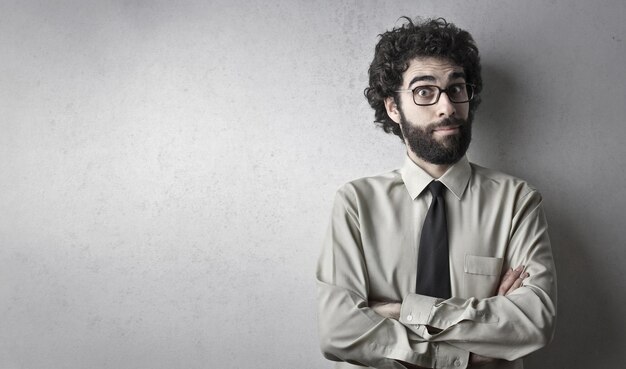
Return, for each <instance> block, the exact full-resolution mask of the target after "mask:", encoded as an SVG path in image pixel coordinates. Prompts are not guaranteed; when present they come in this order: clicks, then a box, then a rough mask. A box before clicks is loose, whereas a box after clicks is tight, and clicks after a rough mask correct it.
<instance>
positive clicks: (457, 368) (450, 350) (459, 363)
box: [434, 343, 470, 369]
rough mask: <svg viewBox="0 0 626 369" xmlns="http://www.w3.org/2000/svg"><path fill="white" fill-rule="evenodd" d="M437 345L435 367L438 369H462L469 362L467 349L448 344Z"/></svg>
mask: <svg viewBox="0 0 626 369" xmlns="http://www.w3.org/2000/svg"><path fill="white" fill-rule="evenodd" d="M434 345H437V346H436V347H437V349H436V354H435V356H436V359H435V368H437V369H439V368H441V369H462V368H467V366H468V364H469V355H470V353H469V351H465V350H462V349H460V348H458V347H454V346H452V345H449V344H444V343H442V344H434Z"/></svg>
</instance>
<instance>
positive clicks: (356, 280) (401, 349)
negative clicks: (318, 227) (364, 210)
mask: <svg viewBox="0 0 626 369" xmlns="http://www.w3.org/2000/svg"><path fill="white" fill-rule="evenodd" d="M348 191H349V190H348ZM348 191H342V190H340V191H338V193H337V196H336V198H335V203H334V206H333V210H332V215H331V221H330V225H329V228H328V232H327V234H326V237H325V240H324V244H323V247H322V252H321V256H320V258H319V262H318V266H317V273H316V274H317V292H318V329H319V336H320V345H321V349H322V352H323V354H324V356H325V357H326V358H327V359H329V360H333V361H344V362H348V363H352V364H357V365H366V366H371V367H376V368H405V366H403V365H401V364H400V363H399V362H398V361H403V362H407V363H411V364H414V365H419V366H421V367H426V368H465V367H466V366H467V362H468V358H469V352H468V351H467V350H465V349H462V348H459V347H455V346H453V345H450V344H448V343H446V342H438V343H432V342H427V341H425V340H424V339H422V338H421V337H419V336H418V335H416V334H415V333H413V332H411V331H409V330H407V328H406V327H405V326H404V325H403V324H401V323H400V322H398V321H396V320H393V319H388V318H384V317H382V316H380V315H378V314H377V313H376V312H374V311H373V310H372V309H370V308H369V306H368V298H367V296H368V291H369V286H368V274H367V266H366V263H365V260H364V257H363V252H362V243H361V237H360V231H359V216H358V207H357V206H356V204H355V201H354V195H351V194H346V192H348ZM350 198H352V200H351V199H350Z"/></svg>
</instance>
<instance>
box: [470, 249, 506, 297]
mask: <svg viewBox="0 0 626 369" xmlns="http://www.w3.org/2000/svg"><path fill="white" fill-rule="evenodd" d="M502 261H503V258H494V257H489V256H478V255H469V254H466V255H465V265H464V270H463V271H464V272H465V273H464V275H463V286H464V288H463V295H464V296H463V297H464V298H470V297H476V298H478V299H482V298H486V297H491V296H493V295H494V294H495V292H496V288H497V287H498V285H499V283H500V272H501V271H502Z"/></svg>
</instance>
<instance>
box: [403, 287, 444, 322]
mask: <svg viewBox="0 0 626 369" xmlns="http://www.w3.org/2000/svg"><path fill="white" fill-rule="evenodd" d="M439 301H443V300H441V299H438V298H436V297H430V296H424V295H418V294H415V293H411V294H409V295H407V296H406V297H405V298H404V301H402V306H401V307H400V323H402V324H404V325H410V324H411V325H416V324H421V325H428V323H429V322H430V317H431V316H430V315H431V313H432V311H433V307H434V306H435V304H436V303H438V302H439Z"/></svg>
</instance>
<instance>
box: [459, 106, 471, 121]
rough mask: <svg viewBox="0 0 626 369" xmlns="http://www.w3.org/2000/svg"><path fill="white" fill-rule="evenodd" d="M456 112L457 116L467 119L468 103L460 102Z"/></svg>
mask: <svg viewBox="0 0 626 369" xmlns="http://www.w3.org/2000/svg"><path fill="white" fill-rule="evenodd" d="M457 113H458V115H459V118H463V119H467V117H468V116H469V104H462V105H461V106H460V107H459V108H458V109H457Z"/></svg>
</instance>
